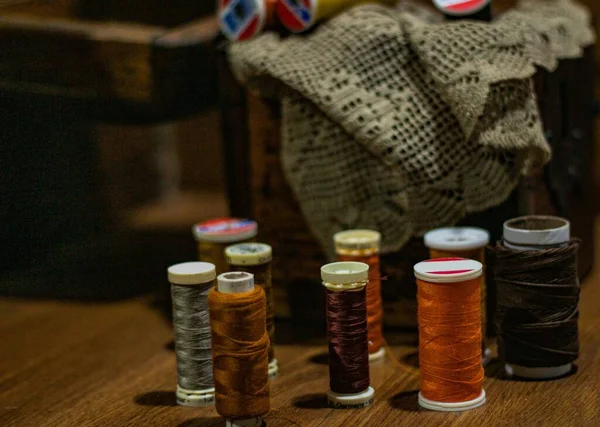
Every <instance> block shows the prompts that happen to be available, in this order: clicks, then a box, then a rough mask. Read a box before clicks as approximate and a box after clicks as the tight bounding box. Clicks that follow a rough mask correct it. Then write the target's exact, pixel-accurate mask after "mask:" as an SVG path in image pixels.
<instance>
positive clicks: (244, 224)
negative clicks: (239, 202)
mask: <svg viewBox="0 0 600 427" xmlns="http://www.w3.org/2000/svg"><path fill="white" fill-rule="evenodd" d="M252 230H256V222H254V221H252V220H249V219H238V218H217V219H213V220H210V221H206V222H202V223H200V224H196V225H195V226H194V231H195V232H196V234H198V235H207V236H231V235H236V234H243V233H247V232H249V231H252Z"/></svg>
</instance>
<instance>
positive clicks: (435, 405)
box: [419, 390, 486, 412]
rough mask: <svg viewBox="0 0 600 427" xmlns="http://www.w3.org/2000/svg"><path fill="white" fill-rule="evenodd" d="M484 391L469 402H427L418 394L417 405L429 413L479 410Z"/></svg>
mask: <svg viewBox="0 0 600 427" xmlns="http://www.w3.org/2000/svg"><path fill="white" fill-rule="evenodd" d="M485 401H486V398H485V390H481V395H480V396H479V397H477V398H476V399H473V400H469V401H467V402H457V403H450V402H436V401H434V400H429V399H427V398H425V397H423V394H422V393H421V392H419V405H420V406H421V407H422V408H425V409H429V410H431V411H440V412H459V411H468V410H470V409H475V408H479V407H480V406H483V405H484V404H485Z"/></svg>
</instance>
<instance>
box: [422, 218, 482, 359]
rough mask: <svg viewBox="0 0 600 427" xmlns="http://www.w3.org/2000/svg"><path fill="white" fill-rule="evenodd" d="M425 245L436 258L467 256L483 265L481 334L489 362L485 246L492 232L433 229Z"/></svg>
mask: <svg viewBox="0 0 600 427" xmlns="http://www.w3.org/2000/svg"><path fill="white" fill-rule="evenodd" d="M423 240H424V242H425V246H426V247H428V248H429V256H430V258H432V259H435V258H452V257H458V258H466V259H472V260H475V261H478V262H480V263H481V264H482V265H483V274H482V276H481V332H482V334H481V336H482V338H483V340H482V341H483V342H482V347H483V364H484V366H485V365H487V364H488V363H489V361H490V360H491V358H492V350H491V349H490V348H489V343H488V341H487V331H486V325H487V309H486V296H487V286H486V283H485V247H486V246H487V245H488V244H489V242H490V233H488V232H487V231H486V230H484V229H482V228H477V227H447V228H438V229H436V230H431V231H429V232H427V233H426V234H425V237H424V239H423Z"/></svg>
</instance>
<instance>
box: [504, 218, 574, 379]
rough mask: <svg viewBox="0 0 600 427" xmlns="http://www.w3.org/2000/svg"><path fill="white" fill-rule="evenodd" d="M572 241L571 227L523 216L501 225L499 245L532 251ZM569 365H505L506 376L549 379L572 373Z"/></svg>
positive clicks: (563, 222) (558, 220)
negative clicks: (500, 243)
mask: <svg viewBox="0 0 600 427" xmlns="http://www.w3.org/2000/svg"><path fill="white" fill-rule="evenodd" d="M570 240H571V224H570V223H569V221H567V220H566V219H564V218H559V217H553V216H537V215H533V216H524V217H519V218H513V219H510V220H508V221H506V222H505V223H504V230H503V235H502V244H503V245H504V247H506V248H509V249H513V250H515V251H532V250H533V251H535V250H540V249H547V248H552V247H566V246H568V245H569V242H570ZM572 368H573V364H572V363H568V364H566V365H561V366H550V367H543V368H542V367H537V368H533V367H527V366H519V365H514V364H510V363H507V364H505V365H504V369H505V370H506V373H507V374H508V375H510V376H513V375H515V376H518V377H522V378H530V379H550V378H556V377H561V376H563V375H566V374H568V373H569V372H571V369H572Z"/></svg>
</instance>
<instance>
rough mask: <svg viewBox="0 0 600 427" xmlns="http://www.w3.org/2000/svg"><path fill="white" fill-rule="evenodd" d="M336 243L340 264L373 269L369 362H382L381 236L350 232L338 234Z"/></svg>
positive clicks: (369, 290)
mask: <svg viewBox="0 0 600 427" xmlns="http://www.w3.org/2000/svg"><path fill="white" fill-rule="evenodd" d="M333 241H334V244H335V251H336V253H337V256H338V260H339V261H355V262H362V263H365V264H367V265H368V266H369V283H368V284H367V291H366V295H367V296H366V298H367V327H368V342H369V361H370V362H373V361H377V360H381V359H383V358H384V357H385V347H384V339H383V331H382V329H383V325H382V320H383V310H382V305H381V275H380V270H379V249H380V246H381V234H380V233H379V232H377V231H373V230H348V231H342V232H339V233H336V234H335V235H334V236H333Z"/></svg>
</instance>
